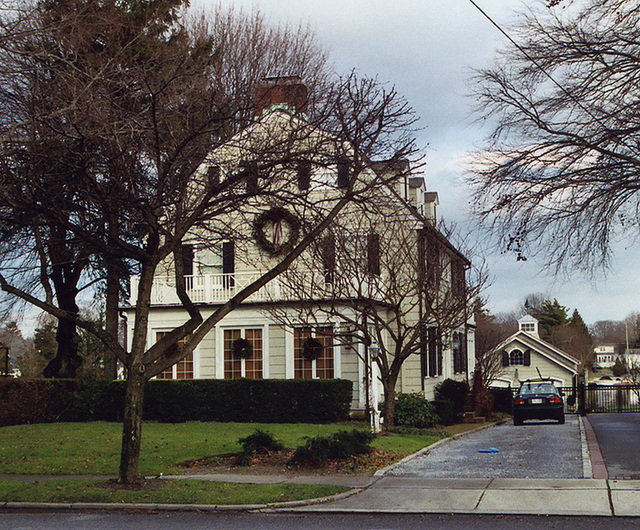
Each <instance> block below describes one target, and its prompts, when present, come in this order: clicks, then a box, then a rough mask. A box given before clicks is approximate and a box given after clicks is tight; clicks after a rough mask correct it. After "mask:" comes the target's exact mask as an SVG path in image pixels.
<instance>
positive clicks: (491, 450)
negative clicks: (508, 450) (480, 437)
mask: <svg viewBox="0 0 640 530" xmlns="http://www.w3.org/2000/svg"><path fill="white" fill-rule="evenodd" d="M499 452H500V449H496V448H495V447H489V449H480V451H478V453H499Z"/></svg>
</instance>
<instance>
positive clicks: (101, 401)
mask: <svg viewBox="0 0 640 530" xmlns="http://www.w3.org/2000/svg"><path fill="white" fill-rule="evenodd" d="M352 386H353V384H352V382H351V381H347V380H342V379H333V380H324V381H320V380H288V379H287V380H285V379H266V380H250V379H236V380H218V379H199V380H191V381H150V382H149V383H148V384H147V386H146V389H145V398H144V401H145V402H144V419H145V420H154V421H161V422H171V423H173V422H181V421H220V422H228V421H238V422H261V423H297V422H309V423H330V422H334V421H341V420H345V419H347V418H348V415H349V406H350V403H351V397H352ZM0 403H2V407H0V425H2V426H4V425H18V424H23V423H47V422H55V421H91V420H103V421H121V420H122V411H123V406H124V382H122V381H115V382H111V383H108V382H105V381H95V382H77V381H72V380H22V379H3V380H0Z"/></svg>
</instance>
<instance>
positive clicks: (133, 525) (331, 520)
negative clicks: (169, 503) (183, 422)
mask: <svg viewBox="0 0 640 530" xmlns="http://www.w3.org/2000/svg"><path fill="white" fill-rule="evenodd" d="M639 524H640V518H639V517H630V518H624V519H620V518H618V519H616V520H615V521H612V520H611V518H610V517H580V516H572V517H554V516H551V517H549V516H543V517H540V516H526V515H517V516H516V515H513V516H510V515H487V514H483V515H462V514H458V515H450V514H372V515H369V514H281V513H273V514H265V513H243V514H199V513H175V512H174V513H171V512H165V513H156V514H153V513H145V512H137V513H128V514H126V513H121V512H90V513H46V512H44V513H43V512H39V513H15V514H0V527H1V528H3V529H6V530H18V529H20V530H26V529H33V530H39V529H42V528H47V529H52V530H70V529H86V530H111V529H113V528H117V529H119V530H129V529H131V530H168V529H173V528H202V529H206V528H216V529H236V528H249V529H252V530H253V529H256V528H259V529H264V530H280V529H289V528H290V529H292V530H293V529H295V530H319V529H323V530H325V529H331V530H333V529H335V530H342V529H345V528H355V529H358V530H368V529H372V530H373V529H380V528H388V529H398V530H400V529H402V530H407V529H410V528H416V529H418V528H420V529H425V528H428V529H442V530H458V529H459V530H467V529H468V528H473V529H474V530H481V529H482V530H484V529H487V530H502V529H505V530H512V529H513V528H517V529H518V530H529V529H538V528H554V529H557V530H565V529H566V530H574V529H575V528H580V529H581V530H592V529H593V530H600V529H602V530H605V529H606V530H609V529H611V528H616V529H618V528H624V529H626V528H629V529H631V528H638V525H639Z"/></svg>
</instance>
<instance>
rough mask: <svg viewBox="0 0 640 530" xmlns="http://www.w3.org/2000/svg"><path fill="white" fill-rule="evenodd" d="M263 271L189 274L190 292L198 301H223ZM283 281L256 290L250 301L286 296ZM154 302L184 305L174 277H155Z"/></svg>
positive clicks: (133, 286)
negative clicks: (282, 291) (281, 291)
mask: <svg viewBox="0 0 640 530" xmlns="http://www.w3.org/2000/svg"><path fill="white" fill-rule="evenodd" d="M262 274H263V273H262V272H260V271H255V272H236V273H231V274H202V275H197V276H185V283H186V287H187V293H188V294H189V296H190V297H191V300H192V301H193V302H194V303H196V304H222V303H224V302H226V301H228V300H229V299H230V298H232V297H233V296H235V295H236V294H237V293H239V292H240V291H241V290H242V289H244V288H245V287H246V286H247V285H249V284H251V283H252V282H254V281H255V280H257V279H258V278H259V277H260V276H261V275H262ZM138 281H139V278H138V277H137V276H135V277H133V278H131V298H130V303H131V304H132V305H134V304H135V301H136V298H137V297H138ZM280 287H281V285H280V282H279V281H278V279H277V278H276V279H275V280H272V281H271V282H269V283H268V284H267V285H266V286H264V287H262V288H261V289H259V290H258V291H256V292H255V293H253V294H252V295H251V296H250V297H249V298H247V300H246V301H247V302H266V301H270V300H282V295H281V293H280ZM151 304H152V305H180V300H179V299H178V295H177V294H176V287H175V281H174V279H173V277H167V276H163V277H156V278H155V279H154V280H153V288H152V290H151Z"/></svg>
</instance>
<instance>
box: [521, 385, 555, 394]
mask: <svg viewBox="0 0 640 530" xmlns="http://www.w3.org/2000/svg"><path fill="white" fill-rule="evenodd" d="M557 393H558V391H557V390H556V387H555V386H554V385H552V384H550V383H527V384H525V385H522V387H521V388H520V394H557Z"/></svg>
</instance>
